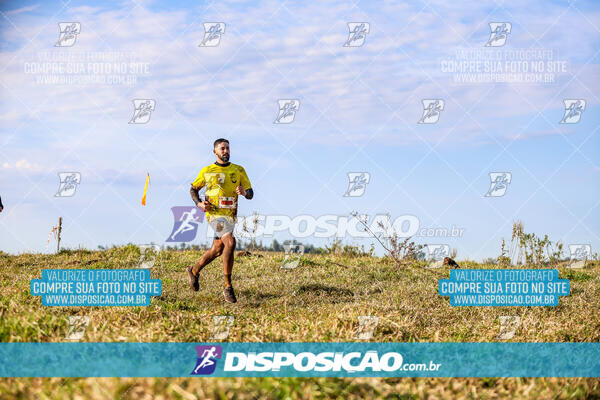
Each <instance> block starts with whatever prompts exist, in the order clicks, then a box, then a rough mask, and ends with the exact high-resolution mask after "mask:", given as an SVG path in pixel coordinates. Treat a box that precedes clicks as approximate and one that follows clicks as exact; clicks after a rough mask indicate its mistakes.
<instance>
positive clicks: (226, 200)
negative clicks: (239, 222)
mask: <svg viewBox="0 0 600 400" xmlns="http://www.w3.org/2000/svg"><path fill="white" fill-rule="evenodd" d="M219 208H235V197H219Z"/></svg>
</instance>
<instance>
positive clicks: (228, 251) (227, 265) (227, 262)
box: [221, 233, 237, 303]
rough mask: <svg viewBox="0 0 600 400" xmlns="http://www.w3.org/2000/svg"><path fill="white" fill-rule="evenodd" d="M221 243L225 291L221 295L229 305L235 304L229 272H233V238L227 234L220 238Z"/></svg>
mask: <svg viewBox="0 0 600 400" xmlns="http://www.w3.org/2000/svg"><path fill="white" fill-rule="evenodd" d="M221 241H222V242H223V273H224V275H225V290H224V291H223V295H224V296H225V301H227V302H229V303H235V302H236V301H237V299H236V298H235V293H234V291H233V286H232V285H231V272H232V271H233V261H234V252H235V238H234V237H233V235H232V234H230V233H228V234H225V235H223V236H222V237H221Z"/></svg>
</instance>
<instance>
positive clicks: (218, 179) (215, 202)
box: [187, 138, 254, 303]
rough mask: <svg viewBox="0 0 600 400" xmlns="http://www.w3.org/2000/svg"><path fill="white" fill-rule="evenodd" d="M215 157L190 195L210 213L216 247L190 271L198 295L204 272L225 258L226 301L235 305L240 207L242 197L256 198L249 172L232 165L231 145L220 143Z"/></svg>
mask: <svg viewBox="0 0 600 400" xmlns="http://www.w3.org/2000/svg"><path fill="white" fill-rule="evenodd" d="M213 153H214V154H215V155H216V156H217V161H216V162H215V163H214V164H211V165H209V166H206V167H204V168H202V170H201V171H200V173H199V174H198V176H197V177H196V179H195V180H194V182H192V188H191V189H190V194H191V196H192V199H193V200H194V203H195V204H196V206H197V207H198V208H200V209H202V210H203V211H204V212H205V213H206V220H207V221H208V223H209V224H210V226H212V228H213V230H214V231H215V237H214V240H213V244H212V247H211V248H210V249H209V250H207V251H206V252H205V253H204V254H203V255H202V258H200V261H198V263H196V265H194V266H189V267H187V274H188V278H189V281H190V287H191V288H192V290H194V291H198V290H199V289H200V285H199V283H198V275H199V273H200V271H201V270H202V268H204V267H205V266H207V265H208V264H210V262H211V261H212V260H214V259H215V258H217V257H219V256H220V255H221V254H223V273H224V275H225V289H224V290H223V296H224V297H225V301H227V302H229V303H235V302H236V301H237V299H236V298H235V293H234V291H233V286H232V285H231V271H232V270H233V254H234V251H235V243H236V242H235V238H234V237H233V228H234V226H235V221H236V216H237V206H238V195H242V196H244V197H245V198H247V199H248V200H250V199H251V198H252V197H254V193H253V191H252V187H251V186H250V180H249V179H248V175H246V171H245V170H244V168H242V167H241V166H240V165H236V164H232V163H230V162H229V154H230V153H229V141H228V140H227V139H222V138H221V139H217V140H215V143H214V148H213ZM203 187H206V195H205V198H204V200H201V199H200V196H199V193H198V191H199V190H200V189H201V188H203Z"/></svg>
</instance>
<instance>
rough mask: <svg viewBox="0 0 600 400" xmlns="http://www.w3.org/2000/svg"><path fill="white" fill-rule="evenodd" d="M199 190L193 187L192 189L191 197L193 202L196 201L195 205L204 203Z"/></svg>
mask: <svg viewBox="0 0 600 400" xmlns="http://www.w3.org/2000/svg"><path fill="white" fill-rule="evenodd" d="M199 190H200V189H196V188H195V187H193V186H192V187H191V188H190V195H191V196H192V200H194V204H198V203H202V200H200V193H199Z"/></svg>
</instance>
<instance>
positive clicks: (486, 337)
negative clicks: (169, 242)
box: [0, 246, 600, 399]
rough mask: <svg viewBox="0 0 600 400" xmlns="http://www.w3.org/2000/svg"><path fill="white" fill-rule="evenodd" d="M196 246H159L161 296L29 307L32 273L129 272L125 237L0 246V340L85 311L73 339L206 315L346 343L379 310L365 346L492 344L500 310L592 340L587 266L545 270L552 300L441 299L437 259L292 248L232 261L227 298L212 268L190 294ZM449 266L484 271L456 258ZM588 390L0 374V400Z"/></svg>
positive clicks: (171, 336)
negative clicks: (407, 260)
mask: <svg viewBox="0 0 600 400" xmlns="http://www.w3.org/2000/svg"><path fill="white" fill-rule="evenodd" d="M200 254H201V252H196V251H185V252H175V251H172V252H163V253H162V254H161V257H160V258H159V260H158V262H157V264H156V265H155V266H154V268H153V269H152V278H160V279H162V282H163V293H162V295H161V296H160V297H156V298H153V300H152V305H151V306H149V307H132V308H127V307H108V308H103V307H89V308H85V307H42V306H41V301H40V298H39V297H32V296H31V295H30V294H29V281H30V280H31V279H34V278H39V277H40V275H41V270H42V269H45V268H125V267H135V266H136V263H137V260H138V258H139V250H138V249H137V248H136V247H134V246H128V247H123V248H115V249H110V250H107V251H102V252H100V251H93V252H89V251H73V252H64V253H61V254H59V255H39V254H23V255H19V256H7V255H5V254H0V285H1V290H0V338H1V340H2V341H5V342H6V341H9V342H31V341H41V342H60V341H63V340H64V337H65V335H66V333H67V330H68V323H67V320H68V317H69V316H70V315H85V316H88V317H90V325H89V326H88V328H87V329H86V331H85V337H84V339H83V340H84V341H88V342H98V341H99V342H112V341H137V342H160V341H174V342H188V341H189V342H203V341H209V338H210V336H211V334H212V330H213V325H212V324H213V322H212V317H213V316H215V315H230V316H233V317H235V323H234V325H233V326H232V327H231V329H230V335H229V338H228V341H245V342H260V341H352V340H354V339H353V337H354V335H355V333H356V330H357V327H358V316H361V315H374V316H378V317H379V325H378V326H377V328H376V329H375V333H374V337H373V339H372V340H373V341H386V342H392V341H393V342H410V341H419V342H493V341H496V336H497V334H498V332H499V320H498V317H499V316H501V315H519V316H520V317H521V326H520V327H519V328H518V330H517V333H516V335H515V337H514V338H513V339H511V341H517V342H566V341H575V342H584V341H586V342H598V341H600V285H599V284H598V283H599V275H600V273H599V268H598V263H596V264H592V265H590V266H587V267H586V268H585V269H582V270H568V269H564V268H562V267H561V268H559V271H560V277H561V278H568V279H570V281H571V295H570V296H567V297H561V299H560V305H559V306H558V307H451V306H450V305H449V302H448V299H447V298H442V297H440V296H439V295H438V294H437V283H438V280H439V279H441V278H448V275H449V272H448V268H447V267H444V268H441V269H437V270H429V269H424V268H423V267H424V264H419V263H415V264H413V265H411V266H408V267H404V268H400V269H399V268H396V267H395V265H394V263H393V262H391V261H389V260H386V259H381V258H372V257H344V256H338V255H336V256H333V255H305V256H303V260H302V262H301V264H300V266H299V267H298V268H296V269H293V270H283V269H280V268H279V266H280V263H281V261H282V259H283V254H277V253H262V255H263V257H254V256H249V257H242V258H239V259H238V260H236V265H235V269H234V286H235V288H236V291H237V294H238V299H239V302H238V303H237V304H235V305H232V304H226V303H224V302H223V299H222V294H221V292H222V290H221V289H222V285H223V278H222V269H221V268H222V267H221V265H220V260H217V261H215V264H212V265H210V266H208V267H206V268H205V269H204V270H203V271H202V272H201V280H200V282H201V283H200V284H201V292H198V293H193V292H191V291H190V290H189V289H188V286H187V281H186V276H185V274H184V267H185V266H186V265H189V264H191V263H193V262H195V261H196V260H197V259H198V258H199V257H200ZM459 264H460V265H461V266H462V267H475V268H481V267H486V268H494V267H493V266H484V265H479V264H475V263H472V262H468V261H466V262H465V261H463V262H459ZM214 397H221V398H240V399H246V398H292V399H294V398H298V399H305V398H306V399H308V398H371V397H377V398H390V399H391V398H430V399H437V398H439V399H453V398H489V399H494V398H536V399H538V398H539V399H544V398H561V399H562V398H564V399H567V398H569V399H570V398H600V385H599V383H598V380H594V379H575V378H573V379H566V378H562V379H558V378H551V379H547V378H546V379H541V378H502V379H500V378H498V379H496V378H486V379H470V378H469V379H466V378H461V379H456V378H454V379H442V378H402V379H400V378H398V379H396V378H393V379H391V378H345V379H344V378H335V379H323V378H285V379H270V378H264V379H255V378H252V379H251V378H204V379H202V378H200V379H198V378H181V379H166V378H144V379H141V378H135V379H134V378H101V379H100V378H85V379H83V378H81V379H80V378H65V379H61V378H27V379H24V378H16V379H13V378H11V379H3V380H2V382H0V398H2V399H4V398H7V399H12V398H23V399H30V398H41V399H45V398H48V399H62V398H74V399H79V398H81V399H105V398H106V399H112V398H123V399H146V398H155V399H163V398H164V399H167V398H180V399H194V398H214Z"/></svg>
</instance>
